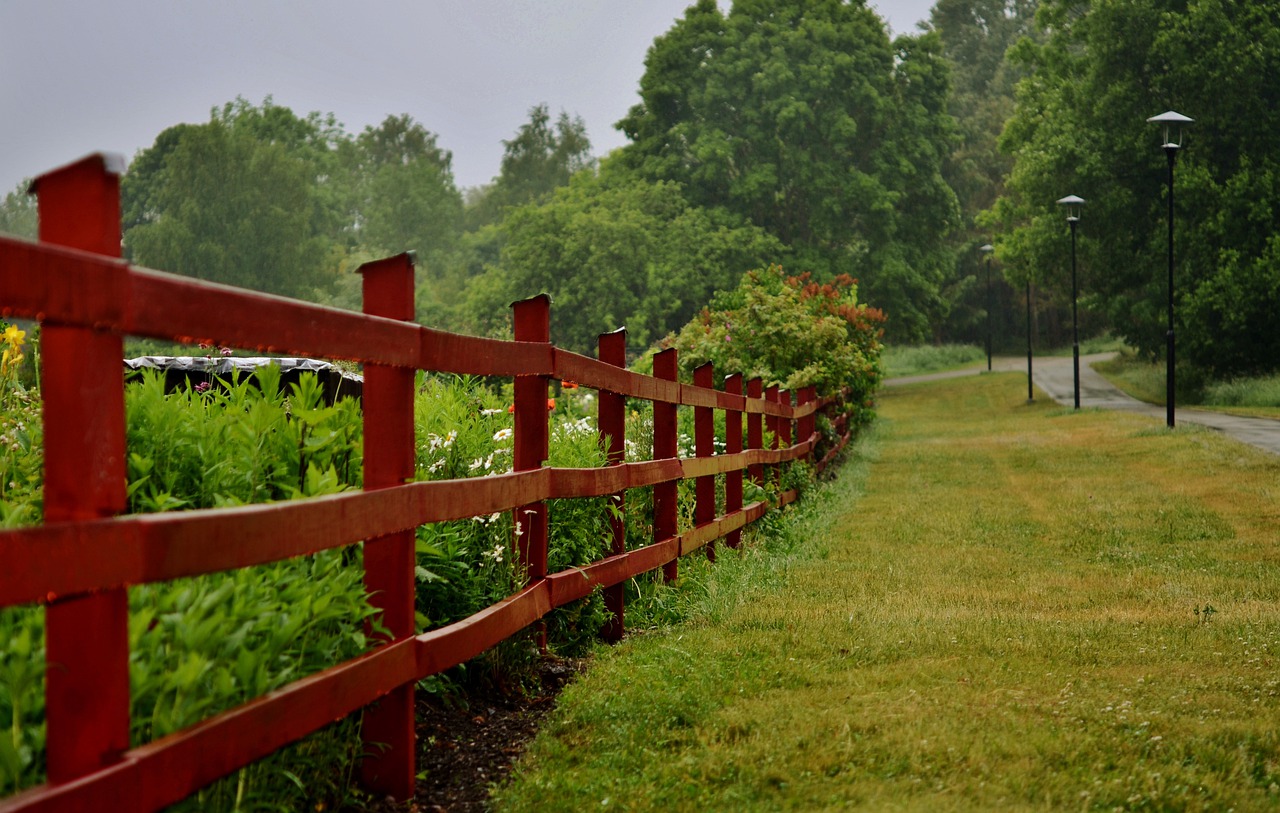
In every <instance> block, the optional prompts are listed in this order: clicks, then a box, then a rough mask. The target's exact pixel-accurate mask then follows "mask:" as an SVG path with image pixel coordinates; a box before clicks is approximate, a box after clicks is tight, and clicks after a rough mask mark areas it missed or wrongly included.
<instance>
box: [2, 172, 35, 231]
mask: <svg viewBox="0 0 1280 813" xmlns="http://www.w3.org/2000/svg"><path fill="white" fill-rule="evenodd" d="M30 185H31V182H30V181H23V182H22V183H20V184H18V185H17V186H16V187H14V190H13V191H12V192H10V193H9V194H7V195H5V196H4V200H3V201H0V233H3V234H10V235H13V236H15V237H26V238H28V239H31V240H34V239H35V238H36V234H37V232H38V230H39V228H38V227H39V219H38V218H37V216H36V199H35V197H34V196H33V195H28V194H27V187H28V186H30Z"/></svg>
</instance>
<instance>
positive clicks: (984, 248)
mask: <svg viewBox="0 0 1280 813" xmlns="http://www.w3.org/2000/svg"><path fill="white" fill-rule="evenodd" d="M995 250H996V247H995V246H993V245H991V244H990V243H987V244H986V245H985V246H980V247H979V248H978V251H981V252H982V253H983V254H986V255H987V256H991V252H993V251H995Z"/></svg>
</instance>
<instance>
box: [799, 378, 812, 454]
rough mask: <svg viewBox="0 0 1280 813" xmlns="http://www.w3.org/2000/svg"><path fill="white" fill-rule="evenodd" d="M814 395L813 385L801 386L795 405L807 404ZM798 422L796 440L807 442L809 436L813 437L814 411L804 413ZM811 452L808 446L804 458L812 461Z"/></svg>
mask: <svg viewBox="0 0 1280 813" xmlns="http://www.w3.org/2000/svg"><path fill="white" fill-rule="evenodd" d="M816 397H817V389H816V388H815V387H813V386H812V385H810V386H808V387H803V388H801V390H800V392H799V394H798V395H797V397H796V404H797V406H806V405H807V404H809V403H812V401H813V399H814V398H816ZM799 424H800V429H799V432H798V434H799V437H797V438H796V440H798V441H799V442H801V443H807V442H808V441H809V440H810V438H812V437H813V429H814V427H815V426H817V421H816V419H815V416H814V413H812V412H810V413H809V414H808V415H805V416H804V417H803V418H801V419H800V421H799ZM813 452H814V449H813V448H810V449H809V454H807V455H805V459H807V460H808V461H809V462H810V463H812V462H813Z"/></svg>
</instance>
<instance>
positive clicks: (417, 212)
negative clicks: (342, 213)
mask: <svg viewBox="0 0 1280 813" xmlns="http://www.w3.org/2000/svg"><path fill="white" fill-rule="evenodd" d="M353 155H354V160H355V167H354V173H355V178H356V181H355V185H356V189H357V191H356V213H355V219H356V222H357V223H358V242H359V244H360V245H362V246H363V247H364V248H365V249H366V250H368V251H371V252H373V253H375V254H377V253H382V254H395V253H399V252H401V251H410V250H412V251H415V252H417V254H418V257H419V269H420V270H425V271H430V270H432V269H434V271H435V273H436V275H437V276H439V274H440V273H441V272H442V270H443V268H444V266H445V265H446V262H447V258H448V257H449V256H450V254H451V253H452V252H453V251H454V249H455V248H456V245H457V242H458V238H459V234H460V231H461V227H462V194H461V193H460V192H459V191H458V188H457V186H456V185H455V184H454V180H453V156H452V154H451V153H450V152H449V151H448V150H444V149H441V148H440V146H439V145H438V144H437V143H436V135H435V133H432V132H429V131H428V130H427V129H426V128H424V127H423V126H422V125H421V124H418V123H417V122H415V121H414V120H413V119H412V118H410V117H409V116H388V117H387V118H386V119H385V120H384V121H383V122H382V124H381V125H379V126H378V127H376V128H375V127H368V128H366V129H365V131H364V132H363V133H361V134H360V137H359V138H357V139H356V142H355V149H354V153H353Z"/></svg>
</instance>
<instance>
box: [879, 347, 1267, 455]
mask: <svg viewBox="0 0 1280 813" xmlns="http://www.w3.org/2000/svg"><path fill="white" fill-rule="evenodd" d="M1113 355H1114V354H1113V353H1098V354H1096V355H1091V356H1081V357H1080V406H1081V407H1082V408H1083V407H1098V408H1102V409H1119V410H1123V411H1125V412H1136V413H1139V414H1141V415H1148V416H1150V417H1152V418H1155V419H1157V420H1159V421H1161V422H1162V423H1163V422H1164V420H1165V408H1164V407H1162V406H1156V405H1154V404H1148V403H1144V402H1142V401H1139V400H1137V399H1135V398H1131V397H1129V396H1128V395H1125V394H1124V393H1123V392H1121V391H1120V390H1118V389H1116V388H1115V387H1114V386H1112V384H1111V382H1109V381H1107V379H1105V378H1103V377H1102V375H1101V374H1099V373H1098V372H1096V371H1095V370H1094V369H1093V365H1094V363H1095V362H1099V361H1104V360H1106V359H1109V358H1111V357H1112V356H1113ZM992 369H993V370H994V371H996V372H1025V371H1026V369H1027V362H1026V359H1020V358H1011V357H1002V358H996V359H994V360H993V362H992ZM984 372H986V370H984V369H981V368H979V369H973V370H951V371H948V372H945V373H932V374H929V375H916V376H905V377H902V378H891V379H888V380H886V381H885V382H884V383H885V385H886V386H890V387H892V386H898V385H902V384H913V383H916V382H919V381H936V380H939V379H946V378H957V377H960V376H966V375H978V374H979V373H984ZM1032 374H1033V376H1034V383H1035V386H1036V388H1037V389H1038V390H1040V391H1041V392H1043V393H1044V394H1045V395H1048V396H1049V397H1050V398H1052V399H1053V400H1055V401H1057V402H1058V403H1060V404H1063V405H1064V406H1071V404H1072V402H1073V397H1072V396H1073V392H1072V390H1073V380H1072V378H1073V377H1072V374H1071V358H1070V357H1069V356H1067V357H1063V356H1044V357H1041V358H1036V359H1034V360H1033V363H1032ZM1174 419H1175V421H1176V422H1177V423H1193V424H1197V425H1199V426H1207V427H1209V428H1210V429H1216V430H1217V431H1219V432H1224V433H1226V434H1227V435H1230V436H1231V437H1233V438H1235V439H1236V440H1239V441H1241V442H1243V443H1247V444H1249V445H1250V446H1255V447H1257V448H1259V449H1262V450H1263V451H1267V452H1271V453H1272V454H1280V420H1276V419H1273V418H1246V417H1241V416H1238V415H1224V414H1222V413H1220V412H1206V411H1204V410H1200V409H1186V408H1181V407H1180V408H1178V409H1177V414H1176V415H1175V418H1174Z"/></svg>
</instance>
